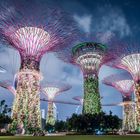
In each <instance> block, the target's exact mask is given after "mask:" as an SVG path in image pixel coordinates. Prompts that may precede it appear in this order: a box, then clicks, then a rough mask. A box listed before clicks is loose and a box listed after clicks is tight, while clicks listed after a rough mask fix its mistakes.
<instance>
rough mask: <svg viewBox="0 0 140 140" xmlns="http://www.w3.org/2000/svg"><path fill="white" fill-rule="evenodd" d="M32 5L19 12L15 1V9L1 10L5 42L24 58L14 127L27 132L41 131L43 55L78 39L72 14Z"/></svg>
mask: <svg viewBox="0 0 140 140" xmlns="http://www.w3.org/2000/svg"><path fill="white" fill-rule="evenodd" d="M30 6H31V7H29V5H26V6H25V7H24V6H23V5H22V6H19V7H20V9H19V7H18V2H16V6H15V5H14V6H13V7H12V6H9V7H8V8H5V7H1V13H0V14H1V16H0V20H1V22H0V33H1V37H2V41H3V42H4V43H7V44H8V45H9V46H10V47H13V48H15V49H16V50H18V51H19V53H20V56H21V66H20V71H19V72H18V73H17V89H16V91H17V94H16V101H15V105H14V106H16V107H14V106H13V128H17V127H18V126H20V125H23V126H24V129H25V130H26V132H28V130H29V129H32V128H33V129H35V128H41V117H40V97H39V90H40V86H39V82H40V80H41V77H42V76H41V74H40V72H39V63H40V59H41V57H42V55H43V54H44V53H46V52H49V51H57V50H59V49H60V48H63V47H65V46H67V44H69V43H70V42H72V41H73V40H74V39H75V36H76V33H75V31H76V30H75V24H74V22H73V20H71V17H70V16H69V15H67V14H65V13H64V12H61V11H60V10H56V9H55V10H51V9H49V8H47V7H45V4H44V5H42V7H40V5H39V4H38V3H37V4H33V3H30ZM43 8H44V9H43ZM15 9H16V10H15ZM35 11H36V12H35ZM44 11H45V12H44Z"/></svg>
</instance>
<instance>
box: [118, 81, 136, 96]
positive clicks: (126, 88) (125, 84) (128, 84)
mask: <svg viewBox="0 0 140 140" xmlns="http://www.w3.org/2000/svg"><path fill="white" fill-rule="evenodd" d="M115 85H116V88H117V89H119V90H121V91H122V92H125V93H128V94H129V93H130V92H131V91H133V85H134V81H133V80H120V81H116V82H115Z"/></svg>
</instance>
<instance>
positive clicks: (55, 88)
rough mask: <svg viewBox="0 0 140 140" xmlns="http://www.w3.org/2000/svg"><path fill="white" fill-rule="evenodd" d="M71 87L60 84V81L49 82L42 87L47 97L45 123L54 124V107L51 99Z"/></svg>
mask: <svg viewBox="0 0 140 140" xmlns="http://www.w3.org/2000/svg"><path fill="white" fill-rule="evenodd" d="M70 88H71V86H70V85H61V84H60V83H59V84H58V83H52V84H51V83H49V84H47V85H46V87H45V88H44V89H43V91H44V93H45V95H46V96H47V97H48V111H47V118H46V124H50V125H54V124H55V121H56V120H55V118H54V108H53V100H54V98H55V97H56V96H57V95H59V94H61V93H62V92H64V91H67V90H69V89H70Z"/></svg>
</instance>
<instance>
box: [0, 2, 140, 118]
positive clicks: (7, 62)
mask: <svg viewBox="0 0 140 140" xmlns="http://www.w3.org/2000/svg"><path fill="white" fill-rule="evenodd" d="M21 1H22V0H21ZM25 2H26V1H25ZM34 2H40V3H48V6H49V5H52V6H53V5H54V6H58V7H61V8H63V9H64V10H65V11H66V12H69V13H70V14H71V15H72V16H73V18H74V20H75V21H76V22H77V28H79V29H80V30H81V31H82V32H83V33H85V34H92V35H93V36H94V33H96V32H102V33H103V36H102V38H101V41H104V42H107V41H108V40H110V39H111V38H112V37H114V36H117V37H118V38H119V39H120V40H122V41H123V40H125V41H129V40H134V41H137V42H139V32H140V28H139V25H140V16H139V13H140V1H139V0H116V1H115V0H38V1H35V0H31V1H30V4H33V3H34ZM19 63H20V61H19V55H18V54H17V52H16V51H15V50H11V49H7V48H5V47H4V46H2V47H1V49H0V66H3V67H4V68H6V69H7V73H5V74H4V73H1V74H0V79H1V81H3V80H10V81H13V78H14V76H13V75H14V73H15V72H16V71H17V69H18V67H19ZM40 69H41V72H42V73H43V75H44V77H45V78H46V79H47V80H48V81H52V82H53V81H56V80H57V81H60V82H61V81H62V82H65V83H68V84H70V85H71V86H72V89H71V90H69V91H67V92H63V93H62V95H61V94H60V95H59V96H58V97H56V100H62V101H73V102H76V101H74V100H73V99H72V97H74V96H83V75H82V72H81V70H80V68H78V67H76V66H73V65H71V64H66V63H64V62H62V61H61V60H58V59H57V58H56V57H55V56H54V54H45V55H44V56H43V58H42V60H41V67H40ZM122 71H123V70H117V69H113V68H109V67H107V66H102V67H101V68H100V72H99V81H100V85H99V89H100V94H101V96H102V97H103V99H102V100H101V102H102V104H109V103H119V102H121V101H122V98H121V94H120V93H119V92H118V91H117V90H116V89H114V88H112V87H109V86H105V85H103V84H102V82H101V81H102V79H103V78H104V77H106V76H108V75H111V74H115V73H120V72H122ZM11 84H13V83H12V82H11ZM41 97H42V98H46V99H47V97H46V96H45V95H43V94H41ZM0 99H1V100H2V99H5V100H6V103H7V104H8V105H10V106H11V105H12V102H13V100H14V96H13V95H12V94H11V93H10V92H8V91H7V90H6V89H3V88H0ZM56 106H57V109H58V119H66V118H67V117H70V116H71V114H72V113H74V112H75V110H76V108H77V106H73V105H63V104H56ZM41 109H47V103H45V102H42V103H41ZM109 110H111V111H112V112H113V114H117V115H118V116H119V117H122V108H121V107H119V106H114V107H103V111H105V112H107V113H108V112H109ZM81 111H82V108H81V107H80V110H79V111H78V113H81Z"/></svg>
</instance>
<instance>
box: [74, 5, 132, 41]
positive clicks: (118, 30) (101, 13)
mask: <svg viewBox="0 0 140 140" xmlns="http://www.w3.org/2000/svg"><path fill="white" fill-rule="evenodd" d="M74 19H75V21H76V22H77V23H78V26H79V27H80V29H81V30H83V31H84V32H85V33H89V34H90V33H91V34H92V35H94V36H95V37H97V38H98V39H99V41H101V42H103V43H107V42H109V41H110V40H111V39H112V38H113V37H115V36H118V37H120V38H124V37H126V36H129V35H131V33H132V31H131V28H130V26H129V24H128V22H127V20H126V18H125V15H124V13H123V12H122V10H121V9H120V8H118V7H114V6H110V5H107V6H100V7H96V8H95V10H94V11H93V12H92V13H90V14H87V13H83V15H81V14H80V15H78V14H74Z"/></svg>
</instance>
